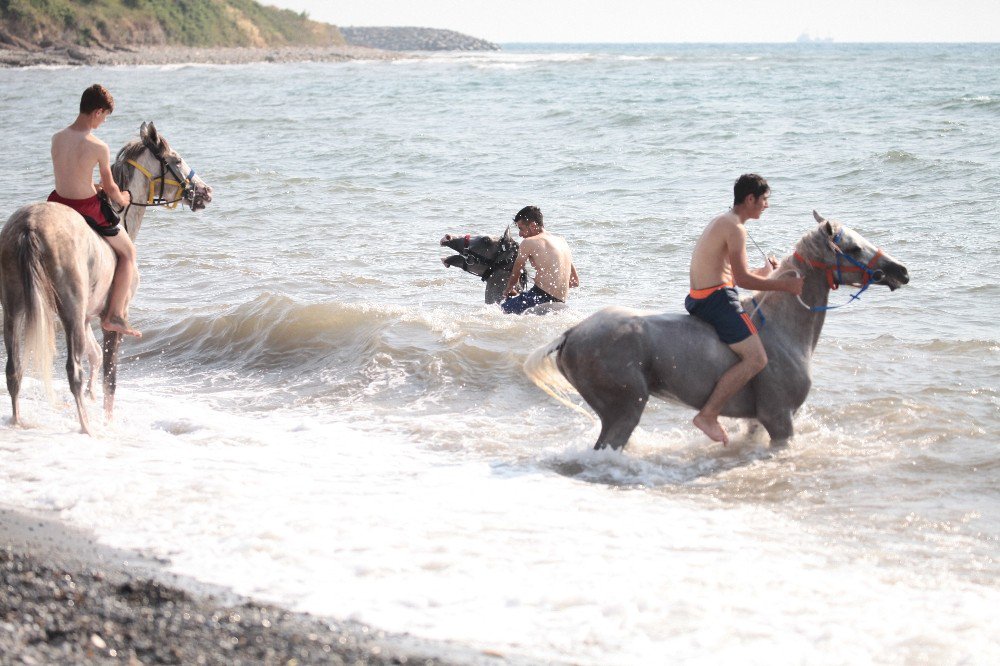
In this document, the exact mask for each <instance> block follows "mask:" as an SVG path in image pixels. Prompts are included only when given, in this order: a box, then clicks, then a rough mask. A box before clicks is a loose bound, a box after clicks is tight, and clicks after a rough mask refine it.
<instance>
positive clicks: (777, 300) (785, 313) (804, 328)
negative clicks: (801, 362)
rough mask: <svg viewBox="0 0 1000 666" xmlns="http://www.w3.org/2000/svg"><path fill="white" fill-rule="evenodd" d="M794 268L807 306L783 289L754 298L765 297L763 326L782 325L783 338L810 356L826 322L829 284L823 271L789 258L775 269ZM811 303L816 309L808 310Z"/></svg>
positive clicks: (783, 270) (778, 326) (776, 326)
mask: <svg viewBox="0 0 1000 666" xmlns="http://www.w3.org/2000/svg"><path fill="white" fill-rule="evenodd" d="M793 269H794V270H796V271H798V272H799V274H800V275H802V277H803V279H804V283H803V285H802V301H803V302H804V303H807V304H808V306H809V307H804V306H803V305H802V303H800V302H799V299H798V298H796V297H795V296H794V295H792V294H789V293H788V292H783V291H781V292H767V293H766V295H764V294H761V293H758V294H757V295H756V298H757V301H758V302H761V297H762V296H763V297H764V299H765V302H764V303H762V306H761V309H762V311H763V312H764V316H765V317H766V318H767V323H766V324H765V330H766V329H767V328H768V327H772V326H773V327H775V328H779V329H781V331H782V334H783V336H784V337H785V338H786V339H788V340H790V341H792V342H793V343H794V344H795V345H796V346H798V347H801V348H802V350H803V353H805V354H806V355H807V356H811V355H812V353H813V350H814V349H816V344H817V343H818V342H819V336H820V333H821V332H822V330H823V324H824V323H825V322H826V311H825V310H823V309H822V308H823V307H825V306H826V304H827V302H828V301H829V298H830V286H829V285H828V284H827V281H826V273H825V272H823V271H821V270H819V269H816V268H813V267H811V266H807V267H804V268H803V267H802V266H800V265H798V263H794V264H793V263H791V261H790V260H788V259H786V260H785V261H784V262H782V264H781V266H779V267H778V269H777V272H778V273H784V272H785V271H791V270H793ZM810 307H817V308H818V309H817V310H811V309H809V308H810Z"/></svg>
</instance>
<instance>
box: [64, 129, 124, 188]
mask: <svg viewBox="0 0 1000 666" xmlns="http://www.w3.org/2000/svg"><path fill="white" fill-rule="evenodd" d="M109 162H110V152H109V150H108V146H107V144H105V143H104V142H103V141H101V140H100V139H98V138H97V137H96V136H94V135H93V134H91V133H90V132H82V131H80V130H77V129H74V128H73V127H67V128H66V129H64V130H61V131H59V132H56V133H55V134H54V135H53V136H52V169H53V172H54V174H55V179H56V192H57V193H58V194H59V195H60V196H63V197H66V198H67V199H88V198H90V197H92V196H94V195H95V194H97V188H95V187H94V167H97V166H101V167H102V168H101V171H102V172H103V171H104V168H103V167H104V166H106V165H108V163H109ZM102 163H103V164H102ZM108 172H109V173H110V167H108Z"/></svg>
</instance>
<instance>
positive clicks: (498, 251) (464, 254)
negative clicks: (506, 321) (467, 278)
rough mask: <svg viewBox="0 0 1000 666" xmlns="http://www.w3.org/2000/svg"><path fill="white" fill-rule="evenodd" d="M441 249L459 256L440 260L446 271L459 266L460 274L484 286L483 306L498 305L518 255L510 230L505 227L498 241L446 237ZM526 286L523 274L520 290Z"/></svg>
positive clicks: (468, 237) (491, 238)
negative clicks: (465, 273)
mask: <svg viewBox="0 0 1000 666" xmlns="http://www.w3.org/2000/svg"><path fill="white" fill-rule="evenodd" d="M441 246H442V247H447V248H451V249H452V250H454V251H455V252H457V253H458V254H453V255H451V256H450V257H445V258H443V259H442V260H441V263H443V264H444V265H445V268H450V267H451V266H458V267H459V268H461V269H462V270H463V271H465V272H467V273H472V274H473V275H476V276H478V277H479V278H481V279H482V280H483V281H484V282H486V283H487V285H486V302H487V303H498V302H500V300H501V299H502V298H503V293H502V292H503V288H504V287H505V286H506V284H507V278H508V277H509V276H510V271H511V269H512V268H513V267H514V261H515V260H516V259H517V252H518V244H517V241H516V240H514V237H513V236H512V235H511V233H510V227H507V229H505V230H504V232H503V235H502V236H500V237H499V238H497V237H496V236H473V235H472V234H465V235H464V236H455V235H453V234H445V235H444V237H442V238H441ZM526 283H527V276H526V275H524V274H523V273H522V274H521V286H522V287H523V286H524V285H525V284H526Z"/></svg>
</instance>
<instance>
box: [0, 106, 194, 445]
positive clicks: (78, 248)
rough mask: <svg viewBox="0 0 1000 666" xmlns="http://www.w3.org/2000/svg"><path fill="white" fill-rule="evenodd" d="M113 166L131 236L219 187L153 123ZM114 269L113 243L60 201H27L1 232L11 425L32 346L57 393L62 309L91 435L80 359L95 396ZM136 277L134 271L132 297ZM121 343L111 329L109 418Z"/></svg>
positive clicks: (73, 375)
mask: <svg viewBox="0 0 1000 666" xmlns="http://www.w3.org/2000/svg"><path fill="white" fill-rule="evenodd" d="M111 171H112V174H113V175H114V178H115V182H116V183H117V184H118V186H119V188H121V189H122V190H123V191H124V190H126V189H127V190H129V192H131V194H132V201H133V202H135V203H132V204H130V205H129V206H128V208H127V209H126V210H125V211H124V217H123V221H122V224H124V226H125V230H126V231H127V233H128V234H129V236H130V237H131V238H132V240H133V241H134V240H135V237H136V235H137V234H138V233H139V227H140V226H141V224H142V218H143V215H144V214H145V211H146V208H147V207H149V206H166V207H169V208H174V207H176V206H177V204H178V203H180V202H181V201H184V202H186V203H187V204H188V205H189V206H190V208H191V210H199V209H201V208H204V207H205V205H206V204H207V203H208V202H210V201H211V200H212V188H211V187H209V186H208V185H206V184H205V182H204V181H203V180H202V179H201V178H199V177H197V176H196V175H195V174H194V170H193V169H191V168H190V167H188V165H187V163H186V162H185V161H184V159H183V158H181V156H180V155H178V154H177V153H176V152H174V151H173V150H172V149H171V148H170V146H169V145H168V144H167V142H166V141H165V140H164V139H163V137H162V136H160V135H159V134H158V133H157V131H156V128H155V127H154V126H153V123H143V124H142V126H141V127H140V128H139V140H137V141H132V142H130V143H128V144H126V145H125V146H124V147H123V148H122V149H121V150H120V151H118V155H117V157H116V158H115V163H114V164H113V165H112V167H111ZM114 272H115V253H114V251H113V250H112V249H111V246H110V245H108V243H107V242H106V241H104V240H103V239H102V238H100V237H99V236H98V235H97V234H96V233H95V232H94V231H93V230H92V229H91V228H90V227H89V226H87V223H86V222H85V221H84V219H83V216H82V215H80V214H79V213H78V212H76V211H75V210H73V209H72V208H69V207H68V206H64V205H63V204H59V203H51V202H45V203H34V204H29V205H27V206H24V207H22V208H20V209H18V210H17V211H15V212H14V214H13V215H11V216H10V219H8V220H7V223H6V224H5V225H4V227H3V229H2V230H0V306H2V307H3V339H4V347H5V348H6V350H7V367H6V371H7V391H8V392H9V393H10V399H11V405H12V408H13V417H12V419H11V423H12V424H15V425H16V424H18V423H19V422H20V413H19V410H18V395H19V393H20V390H21V379H22V377H23V374H24V354H25V352H30V353H31V354H32V355H33V356H34V358H35V360H36V362H37V364H38V367H39V372H40V374H41V379H42V381H43V382H44V384H45V388H46V392H47V393H48V394H49V395H50V396H51V395H52V377H51V375H52V357H53V356H54V354H55V334H54V325H53V314H55V315H58V317H59V321H60V322H61V323H62V327H63V330H64V332H65V333H66V347H67V352H68V354H67V361H66V373H67V375H68V376H69V386H70V391H71V392H72V393H73V398H74V399H75V400H76V409H77V414H78V416H79V419H80V427H81V428H82V429H83V432H85V433H88V434H89V433H90V424H89V421H88V419H87V411H86V408H85V407H84V404H83V401H82V395H81V392H82V389H83V357H84V356H85V355H86V357H87V360H88V361H89V363H90V374H89V378H88V382H87V393H88V395H93V383H94V374H95V373H96V369H97V364H98V361H99V360H100V358H101V346H100V345H98V343H97V339H96V338H95V337H94V331H93V328H92V322H93V320H94V319H96V318H99V317H100V316H101V315H102V313H103V311H104V309H105V308H106V307H107V300H108V294H109V291H110V287H111V278H112V276H113V275H114ZM138 284H139V279H138V275H137V276H136V278H135V280H133V283H132V293H133V294H134V292H135V290H136V289H137V288H138ZM120 342H121V334H120V333H113V332H109V331H104V346H103V353H104V359H103V367H104V412H105V416H106V417H107V418H108V420H110V419H111V416H112V412H113V409H114V396H115V386H116V381H117V363H116V359H117V354H118V345H119V343H120Z"/></svg>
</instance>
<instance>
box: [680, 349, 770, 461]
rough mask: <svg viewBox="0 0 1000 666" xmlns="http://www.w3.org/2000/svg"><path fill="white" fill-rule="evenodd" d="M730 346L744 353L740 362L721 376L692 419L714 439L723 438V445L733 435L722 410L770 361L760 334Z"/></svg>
mask: <svg viewBox="0 0 1000 666" xmlns="http://www.w3.org/2000/svg"><path fill="white" fill-rule="evenodd" d="M729 348H730V349H732V350H733V351H734V352H736V354H737V355H738V356H739V357H740V360H739V362H738V363H737V364H736V365H734V366H733V367H731V368H729V369H728V370H726V371H725V372H724V373H723V375H722V376H721V377H719V381H718V382H717V383H716V384H715V388H714V389H713V390H712V395H710V396H708V401H707V402H706V403H705V405H704V406H703V407H702V408H701V411H700V412H698V413H697V414H696V415H695V417H694V419H693V420H692V423H694V424H695V425H696V426H697V427H698V428H699V429H700V430H701V431H702V432H704V433H705V434H706V435H708V436H709V437H711V438H712V439H713V440H714V441H716V442H722V445H723V446H726V445H727V444H729V435H728V434H727V433H726V430H725V428H723V427H722V424H720V423H719V414H721V413H722V408H723V407H725V405H726V403H727V402H728V401H729V399H730V398H732V397H733V396H734V395H736V394H737V393H738V392H739V390H740V389H741V388H743V387H744V386H746V384H747V382H749V381H750V380H751V379H753V378H754V376H755V375H756V374H757V373H758V372H760V371H761V370H763V369H764V366H766V365H767V353H766V352H765V351H764V345H763V344H761V342H760V338H759V337H757V336H756V335H751V336H750V337H749V338H747V339H746V340H743V341H742V342H737V343H736V344H733V345H729Z"/></svg>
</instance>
